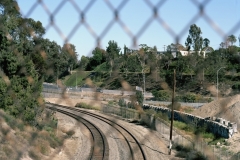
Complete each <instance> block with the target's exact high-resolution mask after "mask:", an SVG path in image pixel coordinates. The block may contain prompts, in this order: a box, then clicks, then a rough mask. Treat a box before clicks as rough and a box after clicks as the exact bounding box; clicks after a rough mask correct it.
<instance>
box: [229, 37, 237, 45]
mask: <svg viewBox="0 0 240 160" xmlns="http://www.w3.org/2000/svg"><path fill="white" fill-rule="evenodd" d="M227 41H229V42H230V43H231V46H232V45H233V44H234V43H236V42H237V38H236V37H235V36H234V35H230V36H228V38H227Z"/></svg>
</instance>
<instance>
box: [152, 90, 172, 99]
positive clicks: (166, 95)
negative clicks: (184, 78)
mask: <svg viewBox="0 0 240 160" xmlns="http://www.w3.org/2000/svg"><path fill="white" fill-rule="evenodd" d="M152 94H153V95H154V97H155V98H156V100H158V101H169V100H170V97H171V93H170V92H169V91H166V90H160V91H156V90H154V91H153V92H152Z"/></svg>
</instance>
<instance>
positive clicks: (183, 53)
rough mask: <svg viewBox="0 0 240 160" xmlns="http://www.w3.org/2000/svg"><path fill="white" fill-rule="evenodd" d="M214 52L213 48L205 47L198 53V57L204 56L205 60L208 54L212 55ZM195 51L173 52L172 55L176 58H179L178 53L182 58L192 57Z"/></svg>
mask: <svg viewBox="0 0 240 160" xmlns="http://www.w3.org/2000/svg"><path fill="white" fill-rule="evenodd" d="M212 51H213V48H212V47H205V48H203V49H202V51H197V52H198V55H202V56H203V58H205V57H206V56H207V54H208V53H211V52H212ZM194 52H195V51H185V50H178V51H174V52H172V55H173V57H174V58H176V57H177V53H179V54H181V56H188V55H191V54H192V53H194Z"/></svg>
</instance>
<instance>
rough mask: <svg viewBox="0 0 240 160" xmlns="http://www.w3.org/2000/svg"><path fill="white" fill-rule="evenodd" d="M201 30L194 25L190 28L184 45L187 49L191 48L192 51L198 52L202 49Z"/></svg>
mask: <svg viewBox="0 0 240 160" xmlns="http://www.w3.org/2000/svg"><path fill="white" fill-rule="evenodd" d="M201 34H202V31H201V28H200V27H198V26H197V25H196V24H193V25H191V26H190V29H189V35H188V37H187V39H186V42H185V45H186V46H187V47H191V46H192V47H193V49H194V51H200V50H201V49H202V44H203V38H202V36H201Z"/></svg>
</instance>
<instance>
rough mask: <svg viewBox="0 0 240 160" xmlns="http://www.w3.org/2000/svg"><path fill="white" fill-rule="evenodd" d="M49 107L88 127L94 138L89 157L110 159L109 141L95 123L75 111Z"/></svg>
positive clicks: (101, 159) (93, 159)
mask: <svg viewBox="0 0 240 160" xmlns="http://www.w3.org/2000/svg"><path fill="white" fill-rule="evenodd" d="M47 108H49V109H53V110H54V111H57V112H60V113H63V114H65V115H68V116H70V117H72V118H74V119H77V120H78V121H80V122H81V123H82V124H83V125H85V126H86V127H87V128H88V130H89V131H90V133H91V135H92V140H91V141H92V148H91V151H90V155H89V159H91V160H108V159H109V146H108V143H107V139H106V137H105V136H104V134H103V133H102V131H101V130H100V129H99V128H98V127H97V126H95V125H94V124H93V123H91V122H89V121H88V120H86V119H85V118H82V117H80V116H79V115H76V114H74V113H71V112H68V111H65V110H62V109H59V108H54V107H50V106H47Z"/></svg>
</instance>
